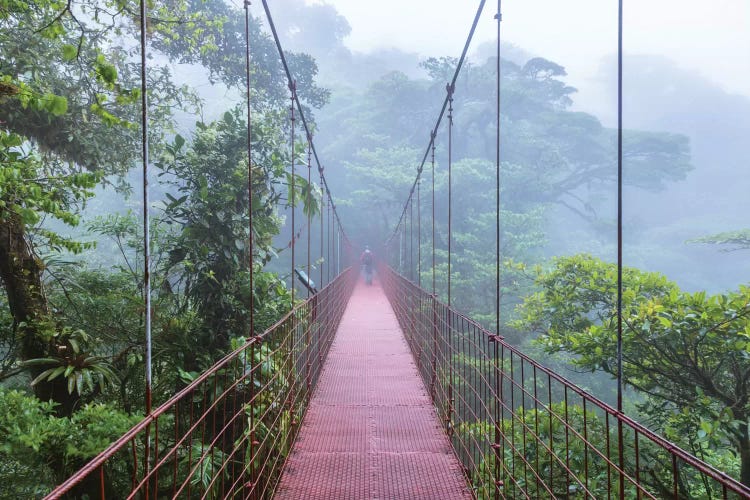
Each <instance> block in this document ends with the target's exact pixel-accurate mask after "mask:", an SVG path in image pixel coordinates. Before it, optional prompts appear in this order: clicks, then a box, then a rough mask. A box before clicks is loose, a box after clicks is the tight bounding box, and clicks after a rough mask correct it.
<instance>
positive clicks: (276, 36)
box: [261, 0, 348, 240]
mask: <svg viewBox="0 0 750 500" xmlns="http://www.w3.org/2000/svg"><path fill="white" fill-rule="evenodd" d="M261 1H262V3H263V10H264V11H265V13H266V19H267V20H268V26H269V28H271V34H272V35H273V39H274V42H275V44H276V49H277V51H278V53H279V58H280V59H281V64H282V67H283V68H284V73H285V74H286V77H287V82H288V83H289V84H290V85H291V84H292V82H294V78H292V73H291V71H290V70H289V64H288V62H287V59H286V54H285V53H284V49H283V48H282V46H281V40H280V39H279V34H278V31H277V30H276V24H275V23H274V21H273V16H272V15H271V11H270V9H269V8H268V1H267V0H261ZM292 100H293V102H294V105H295V106H296V108H297V112H298V113H299V119H300V121H301V122H302V126H303V128H304V129H305V133H306V134H307V136H309V137H310V138H312V130H311V128H310V125H309V124H308V122H307V117H306V116H305V112H304V109H303V107H302V103H301V102H300V100H299V95H298V94H297V92H296V91H295V93H294V97H293V99H292ZM310 149H311V150H312V155H313V158H315V164H316V165H317V166H318V168H319V171H320V172H321V177H322V179H323V185H324V186H325V187H326V195H327V197H328V200H329V201H330V202H331V204H330V205H331V207H332V211H333V217H334V218H335V219H336V220H337V221H339V223H340V222H341V220H340V218H339V216H338V213H337V212H336V205H335V204H334V203H333V198H332V195H331V189H330V187H329V186H328V181H327V179H326V177H325V175H324V174H323V173H322V169H321V166H322V164H321V162H320V157H319V156H318V150H317V149H316V147H315V142H314V141H312V140H311V141H310ZM344 234H345V237H344V239H345V240H348V238H347V237H346V233H344Z"/></svg>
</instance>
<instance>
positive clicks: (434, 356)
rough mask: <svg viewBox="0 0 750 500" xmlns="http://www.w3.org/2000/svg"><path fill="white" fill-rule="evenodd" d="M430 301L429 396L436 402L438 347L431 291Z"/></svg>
mask: <svg viewBox="0 0 750 500" xmlns="http://www.w3.org/2000/svg"><path fill="white" fill-rule="evenodd" d="M430 300H431V301H432V377H431V378H430V398H431V399H432V402H433V403H436V402H437V401H436V399H437V392H436V390H435V389H436V388H435V383H436V381H437V349H438V328H437V298H436V297H435V294H434V293H433V294H432V295H430Z"/></svg>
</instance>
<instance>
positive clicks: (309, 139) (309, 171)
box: [305, 135, 312, 298]
mask: <svg viewBox="0 0 750 500" xmlns="http://www.w3.org/2000/svg"><path fill="white" fill-rule="evenodd" d="M311 142H312V137H311V136H309V135H308V136H307V196H308V201H311V199H312V191H311V190H310V187H311V186H312V150H311V149H310V143H311ZM311 238H312V210H308V211H307V268H306V269H305V272H306V273H307V276H308V278H309V279H310V280H312V267H310V265H311V263H310V244H311V243H310V239H311ZM306 288H307V297H308V298H309V297H310V287H306Z"/></svg>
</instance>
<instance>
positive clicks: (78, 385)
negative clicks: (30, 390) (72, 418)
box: [23, 327, 118, 396]
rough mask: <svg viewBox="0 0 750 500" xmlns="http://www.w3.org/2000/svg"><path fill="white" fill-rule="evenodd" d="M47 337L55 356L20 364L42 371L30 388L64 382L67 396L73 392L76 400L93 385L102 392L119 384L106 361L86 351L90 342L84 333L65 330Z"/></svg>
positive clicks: (92, 388)
mask: <svg viewBox="0 0 750 500" xmlns="http://www.w3.org/2000/svg"><path fill="white" fill-rule="evenodd" d="M49 337H50V338H49V341H50V342H51V343H52V344H53V345H54V346H55V350H56V353H57V354H56V355H54V356H49V357H46V358H36V359H30V360H28V361H25V362H24V363H23V364H24V366H26V367H40V368H43V369H44V371H42V372H41V373H40V374H39V375H38V376H37V377H36V378H35V379H34V380H33V381H32V382H31V385H32V386H35V385H36V384H39V383H41V382H43V381H47V382H52V381H53V380H55V379H58V378H62V379H64V380H65V381H66V382H67V387H68V394H72V393H73V391H74V390H75V391H76V393H77V394H78V396H81V395H83V392H84V390H85V389H88V390H89V391H92V392H93V391H94V388H95V385H98V386H99V389H100V390H104V389H105V388H106V386H107V385H108V384H111V385H115V384H116V383H117V382H118V377H117V375H115V372H114V371H113V370H112V367H111V366H110V364H109V362H108V361H107V359H106V358H104V357H102V356H92V355H91V354H90V353H89V351H88V349H86V348H87V347H88V346H89V344H90V343H91V338H90V337H89V336H88V335H87V334H86V332H84V331H83V330H73V329H71V328H68V327H65V328H63V329H62V330H59V331H54V330H53V331H51V333H50V336H49Z"/></svg>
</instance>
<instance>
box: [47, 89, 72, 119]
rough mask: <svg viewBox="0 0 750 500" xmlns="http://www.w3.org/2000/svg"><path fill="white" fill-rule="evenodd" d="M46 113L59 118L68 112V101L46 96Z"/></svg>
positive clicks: (57, 96)
mask: <svg viewBox="0 0 750 500" xmlns="http://www.w3.org/2000/svg"><path fill="white" fill-rule="evenodd" d="M46 98H47V106H46V108H47V111H49V112H50V113H52V114H53V115H55V116H61V115H64V114H65V113H67V111H68V100H67V99H66V98H64V97H62V96H59V95H53V94H47V96H46Z"/></svg>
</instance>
